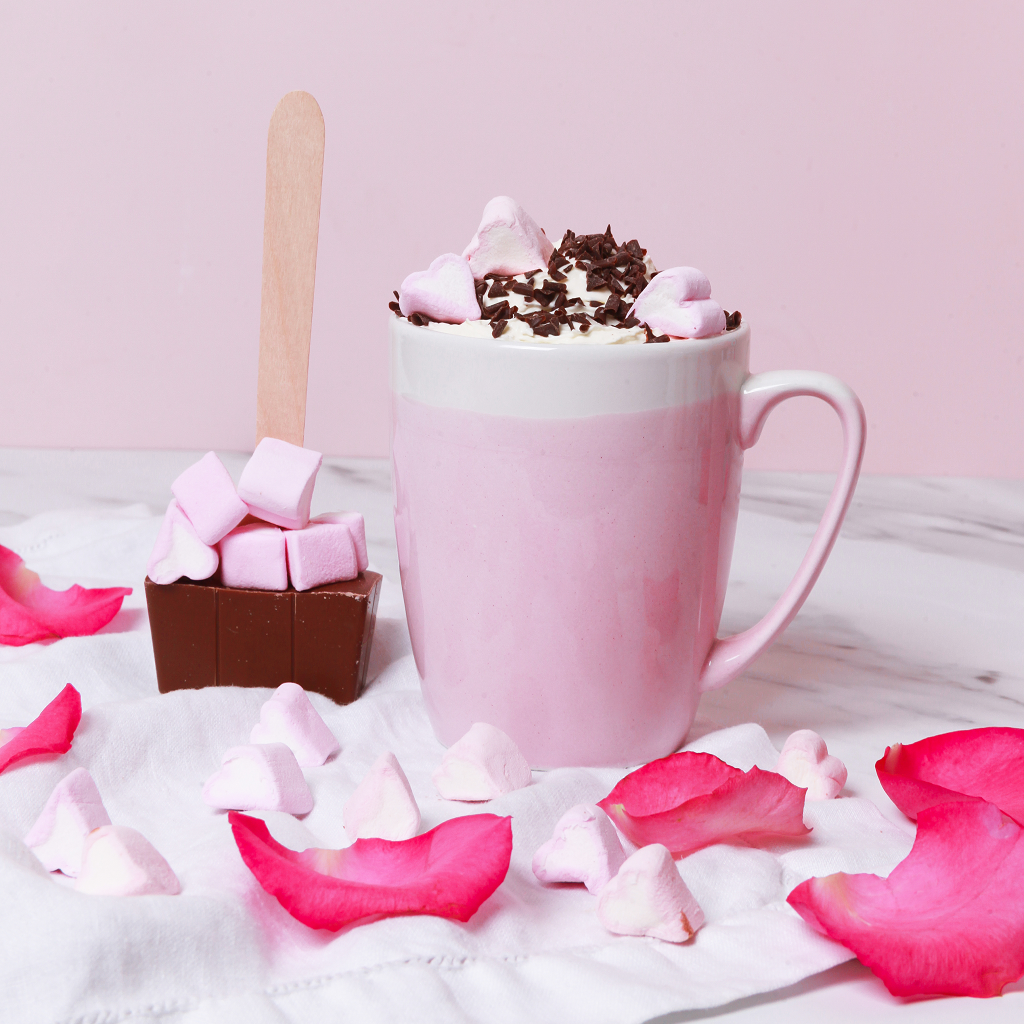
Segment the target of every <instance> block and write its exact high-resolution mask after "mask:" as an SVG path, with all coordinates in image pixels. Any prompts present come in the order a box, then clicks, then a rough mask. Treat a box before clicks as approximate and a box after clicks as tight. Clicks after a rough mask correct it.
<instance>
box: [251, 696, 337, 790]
mask: <svg viewBox="0 0 1024 1024" xmlns="http://www.w3.org/2000/svg"><path fill="white" fill-rule="evenodd" d="M249 742H250V743H256V744H260V743H264V744H266V743H284V744H285V745H286V746H287V747H288V748H289V749H290V750H291V752H292V753H293V754H294V755H295V760H296V761H297V762H298V763H299V764H300V765H302V766H303V767H304V768H311V767H313V766H315V765H320V764H323V763H324V762H325V761H326V760H327V758H329V757H330V756H331V754H333V753H334V752H335V751H336V750H340V749H341V744H340V743H338V741H337V739H335V736H334V733H333V732H331V730H330V729H329V728H328V727H327V723H326V722H325V721H324V720H323V719H322V718H321V717H320V715H319V714H318V713H317V710H316V708H315V707H313V704H312V702H311V701H310V699H309V697H308V696H307V695H306V691H305V690H304V689H303V688H302V687H301V686H299V684H298V683H282V684H281V685H280V686H279V687H278V688H277V689H276V690H275V691H274V695H273V696H272V697H271V698H270V700H268V701H267V702H266V704H264V705H263V707H262V708H260V720H259V721H258V722H257V723H256V725H254V726H253V727H252V733H251V734H250V736H249ZM232 809H234V808H232Z"/></svg>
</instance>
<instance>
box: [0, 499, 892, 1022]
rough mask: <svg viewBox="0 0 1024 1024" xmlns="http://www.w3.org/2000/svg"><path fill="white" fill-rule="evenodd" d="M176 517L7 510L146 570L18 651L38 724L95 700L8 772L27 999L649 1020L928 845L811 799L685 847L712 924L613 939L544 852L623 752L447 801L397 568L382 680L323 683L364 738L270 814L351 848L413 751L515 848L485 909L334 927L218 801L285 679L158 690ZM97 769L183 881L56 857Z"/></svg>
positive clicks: (723, 994)
mask: <svg viewBox="0 0 1024 1024" xmlns="http://www.w3.org/2000/svg"><path fill="white" fill-rule="evenodd" d="M158 526H159V519H158V518H156V517H153V516H151V515H150V514H149V513H148V511H147V510H146V509H145V508H144V507H141V506H136V507H133V508H129V509H124V510H120V511H109V512H108V511H105V512H102V513H98V512H68V513H47V514H45V515H41V516H36V517H34V518H32V519H29V520H27V521H25V522H23V523H20V524H18V525H17V526H14V527H9V528H6V529H0V544H4V545H6V546H8V547H10V548H13V549H14V550H16V551H17V552H18V553H19V554H21V555H22V557H24V558H25V559H26V561H27V562H28V563H29V565H30V567H32V568H34V569H36V570H37V571H38V572H40V573H41V574H42V576H43V580H44V582H46V583H48V584H50V585H52V586H58V587H63V586H67V585H69V584H70V583H72V582H79V583H82V584H83V585H110V584H115V583H116V584H122V585H131V586H133V587H135V588H136V591H135V593H134V594H133V595H132V597H130V598H129V599H128V600H127V601H126V602H125V608H124V610H122V612H121V613H120V614H119V615H118V616H117V617H116V618H115V619H114V621H113V622H112V623H110V625H109V626H107V627H106V628H105V629H103V630H102V631H101V632H100V633H99V634H98V635H96V636H93V637H82V638H72V639H67V640H61V641H57V642H50V643H40V644H33V645H30V646H28V647H25V648H2V647H0V727H2V726H10V725H25V724H27V723H28V722H29V721H30V720H31V719H32V718H33V717H35V715H36V714H38V712H39V711H40V710H41V708H42V707H43V706H44V705H45V704H46V703H47V702H48V701H50V700H51V699H52V698H53V697H54V696H55V695H56V694H57V693H58V691H59V690H60V689H61V688H62V687H63V686H64V684H65V683H69V682H70V683H73V684H74V685H75V686H76V687H77V689H78V690H79V691H80V692H81V694H82V700H83V706H84V708H85V713H84V715H83V718H82V723H81V725H80V727H79V729H78V732H77V734H76V736H75V740H74V746H73V747H72V749H71V751H70V752H69V753H68V754H65V755H64V756H62V757H59V758H55V759H54V758H51V759H46V760H38V761H36V762H35V763H26V764H23V765H16V766H15V767H13V768H10V769H8V771H7V772H5V773H4V774H3V775H0V908H2V909H0V1004H2V1006H3V1013H2V1016H3V1017H4V1018H5V1019H11V1020H39V1021H78V1022H82V1024H84V1022H86V1021H90V1022H91V1021H97V1022H98V1021H103V1022H109V1024H114V1022H118V1021H122V1020H134V1019H136V1018H137V1017H142V1018H146V1019H149V1018H150V1017H153V1018H159V1019H160V1020H161V1021H162V1022H174V1021H181V1022H182V1024H200V1022H207V1021H208V1022H211V1024H213V1022H216V1024H232V1022H235V1021H238V1022H240V1024H241V1022H245V1024H262V1022H268V1024H269V1022H275V1024H280V1022H286V1021H287V1022H292V1021H294V1022H296V1024H298V1022H303V1024H309V1022H317V1021H321V1020H323V1021H336V1020H352V1021H368V1022H376V1021H380V1022H382V1024H383V1022H388V1024H391V1022H394V1021H405V1020H415V1021H417V1022H418V1024H430V1022H434V1021H437V1022H439V1024H440V1022H444V1024H459V1022H477V1021H479V1022H486V1024H504V1022H506V1021H507V1022H521V1021H526V1020H529V1021H547V1020H558V1021H560V1022H565V1024H573V1022H577V1021H578V1022H580V1024H584V1022H585V1024H598V1022H602V1021H608V1022H615V1024H629V1022H641V1021H644V1020H647V1019H648V1018H650V1017H653V1016H655V1015H658V1014H663V1013H667V1012H671V1011H677V1010H686V1009H696V1008H702V1007H711V1006H716V1005H719V1004H723V1003H727V1002H730V1001H732V1000H735V999H739V998H742V997H745V996H751V995H755V994H757V993H760V992H765V991H768V990H771V989H775V988H780V987H783V986H786V985H790V984H793V983H795V982H797V981H799V980H800V979H802V978H804V977H807V976H808V975H811V974H814V973H817V972H818V971H822V970H825V969H827V968H829V967H832V966H834V965H835V964H838V963H841V962H842V961H844V960H847V959H849V958H850V956H851V954H850V953H849V952H848V951H847V950H845V949H844V948H842V947H841V946H839V945H837V944H835V943H833V942H831V941H829V940H827V939H825V938H822V937H821V936H819V935H817V934H815V933H814V932H813V931H812V930H811V929H810V928H808V927H807V926H805V925H804V923H803V922H802V921H801V920H800V918H799V917H798V916H797V915H796V914H795V913H794V912H793V911H792V910H791V909H790V908H789V907H788V906H787V904H786V903H785V897H786V894H787V893H788V892H789V891H790V890H791V889H792V888H793V886H795V885H796V884H797V883H798V882H800V881H802V880H803V879H805V878H808V877H810V876H811V875H822V874H829V873H832V872H834V871H841V870H842V871H874V872H878V873H882V874H885V873H887V872H888V871H890V870H891V869H892V868H893V867H894V866H895V865H896V864H897V863H898V862H899V861H900V860H901V859H902V858H903V857H904V856H906V854H907V853H908V852H909V849H910V846H911V843H912V831H911V830H910V829H909V828H908V829H901V828H900V827H899V826H897V825H894V824H893V823H891V822H889V821H888V820H886V819H885V818H884V817H883V816H882V814H881V813H880V812H879V811H878V810H877V808H876V807H875V806H874V805H873V804H872V803H870V802H869V801H866V800H862V799H839V800H835V801H831V802H827V803H819V804H808V805H807V808H806V812H805V819H806V822H807V824H808V825H809V826H811V827H812V828H813V831H812V833H811V834H810V836H808V837H807V838H806V839H804V840H800V841H789V842H780V843H775V844H764V845H760V846H758V847H748V846H742V845H737V846H727V845H719V846H713V847H709V848H707V849H704V850H701V851H699V852H698V853H695V854H693V855H691V856H689V857H686V858H685V859H683V860H681V861H680V862H679V870H680V872H681V873H682V875H683V878H684V879H685V881H686V883H687V885H688V886H689V887H690V889H691V890H692V891H693V893H694V895H695V896H696V898H697V900H698V901H699V902H700V904H701V906H702V907H703V908H704V911H705V914H706V916H707V924H706V926H705V927H704V929H703V930H702V931H701V932H700V933H699V934H698V935H697V937H696V939H695V940H694V941H693V942H692V943H689V944H687V945H684V946H675V945H671V944H669V943H663V942H659V941H657V940H654V939H641V938H624V937H617V936H613V935H610V934H609V933H608V932H606V931H605V930H604V928H603V927H602V925H601V924H600V922H599V921H598V919H597V915H596V899H595V897H593V896H591V895H590V894H589V893H588V892H587V891H586V890H585V889H584V888H583V887H582V886H544V885H542V884H541V883H540V882H538V881H537V879H536V878H535V877H534V875H533V873H532V871H531V868H530V864H531V860H532V857H533V854H534V851H535V850H536V849H537V847H539V846H540V845H541V844H542V843H543V842H544V841H546V840H547V839H548V838H550V835H551V831H552V828H553V826H554V824H555V822H556V821H557V820H558V818H559V817H561V815H562V814H563V813H564V812H565V811H566V810H567V809H568V808H569V807H571V806H572V805H574V804H577V803H581V802H594V801H596V800H599V799H601V798H602V797H603V796H605V795H606V794H607V792H608V791H609V790H610V789H611V787H612V786H613V785H614V784H615V782H616V781H617V780H618V779H619V778H620V777H621V776H622V775H623V774H624V772H623V771H620V770H595V769H571V768H566V769H559V770H556V771H548V772H534V781H533V784H532V785H531V786H530V787H529V788H527V789H524V790H520V791H518V792H515V793H512V794H509V795H507V796H504V797H501V798H500V799H497V800H494V801H492V802H491V803H489V804H487V805H483V806H481V805H461V804H452V803H448V802H445V801H443V800H441V799H440V798H439V797H438V796H437V793H436V792H435V790H434V787H433V784H432V782H431V777H430V776H431V772H432V771H433V770H434V768H435V767H436V766H437V764H438V763H439V761H440V759H441V755H442V753H443V748H442V747H441V745H440V744H439V743H438V742H437V740H436V739H435V738H434V736H433V733H432V732H431V729H430V726H429V724H428V722H427V719H426V715H425V713H424V709H423V702H422V699H421V697H420V693H419V685H418V679H417V675H416V669H415V666H414V664H413V661H412V656H411V654H410V653H409V639H408V631H407V629H406V626H405V618H404V611H403V608H402V600H401V592H400V590H399V588H398V587H397V585H395V584H391V583H388V582H385V585H384V591H383V594H382V599H381V605H380V610H379V614H378V621H377V631H376V637H375V641H374V650H373V657H372V659H371V679H372V684H371V686H370V687H369V689H368V691H367V692H366V693H365V695H364V696H363V697H361V698H360V699H359V700H358V701H356V702H355V703H354V704H352V705H349V706H348V707H338V706H336V705H334V704H333V703H331V702H330V701H328V700H327V699H325V698H322V697H320V696H318V695H316V694H313V695H311V696H312V700H313V701H314V704H315V706H316V707H317V709H318V710H319V711H320V713H321V714H322V715H323V717H324V719H325V720H326V722H327V724H328V725H329V726H330V727H331V729H332V730H333V731H334V733H335V735H336V736H337V737H338V739H339V740H340V742H341V747H342V749H341V752H340V754H339V755H337V756H336V758H334V759H333V760H331V761H330V762H329V763H328V764H326V765H324V766H323V767H320V768H313V769H307V770H306V777H307V779H308V781H309V783H310V786H311V788H312V791H313V795H314V800H315V806H314V809H313V811H312V812H311V813H310V814H309V815H307V816H306V817H305V818H304V819H303V820H301V821H300V820H299V819H297V818H294V817H291V816H290V815H286V814H281V813H270V814H266V815H264V817H265V819H266V821H267V823H268V825H269V827H270V830H271V832H272V833H273V835H274V836H275V837H276V838H277V839H278V840H279V841H280V842H282V843H284V844H286V845H288V846H291V847H293V848H295V849H301V848H304V847H307V846H325V847H331V846H343V845H347V843H348V842H349V840H348V839H347V838H346V836H345V832H344V829H343V827H342V813H341V812H342V807H343V805H344V802H345V800H346V799H347V797H348V795H349V794H350V793H351V792H352V791H353V789H354V788H355V786H356V785H357V784H358V782H359V781H360V780H361V779H362V777H363V775H364V774H365V772H366V771H367V769H368V768H369V767H370V765H371V764H372V763H373V761H374V760H375V759H376V758H377V756H378V755H379V754H380V753H381V752H382V751H384V750H391V751H393V752H394V753H395V754H396V755H397V756H398V759H399V760H400V762H401V764H402V766H403V768H404V769H405V772H406V774H407V775H408V777H409V781H410V783H411V785H412V789H413V792H414V793H415V795H416V799H417V801H418V802H419V805H420V808H421V810H422V812H423V828H424V829H427V828H432V827H433V826H434V825H436V824H437V823H438V822H440V821H442V820H443V819H445V818H448V817H452V816H454V815H459V814H467V813H476V812H477V811H479V810H487V811H490V812H494V813H497V814H511V815H512V820H513V834H514V849H513V854H512V865H511V868H510V870H509V873H508V876H507V878H506V879H505V881H504V883H503V884H502V885H501V887H500V888H499V889H498V890H497V892H496V893H495V894H494V895H493V896H492V897H491V898H490V899H489V900H487V902H485V903H484V905H483V907H482V908H481V909H480V911H479V912H478V913H477V914H476V916H475V917H473V919H472V920H471V921H470V922H469V923H468V924H458V923H455V922H451V921H445V920H441V919H439V918H432V917H401V918H393V919H390V920H383V921H377V922H375V923H372V924H367V925H361V926H355V927H350V928H348V929H345V930H343V931H341V932H338V933H336V934H334V933H329V932H326V931H313V930H311V929H309V928H307V927H306V926H305V925H302V924H300V923H299V922H297V921H295V920H293V919H292V918H291V917H290V916H289V915H288V914H287V913H286V912H285V911H284V910H283V909H282V908H281V907H280V905H279V904H278V903H277V901H276V900H275V899H273V897H271V896H269V895H268V894H267V893H265V892H264V891H263V890H262V889H261V888H260V886H259V885H258V884H257V882H256V881H255V879H254V878H253V876H252V875H251V874H250V872H249V871H248V869H247V868H246V867H245V865H244V864H243V863H242V860H241V858H240V857H239V855H238V852H237V849H236V847H235V844H234V841H233V840H232V836H231V831H230V829H229V827H228V824H227V820H226V815H224V814H223V813H219V812H214V811H212V810H210V809H209V808H208V807H206V806H205V805H204V804H203V803H202V801H201V799H200V790H201V788H202V785H203V782H204V781H205V780H206V778H207V777H208V776H209V775H210V774H211V773H212V772H213V771H214V770H215V769H216V768H217V767H218V766H219V764H220V759H221V755H222V753H223V752H224V750H225V749H226V748H228V747H230V746H234V745H236V744H239V743H246V742H248V739H249V731H250V729H251V728H252V726H253V724H254V723H255V722H256V721H257V719H258V717H259V710H260V706H261V704H262V703H263V702H264V701H265V700H266V699H267V698H268V696H269V694H270V691H269V690H246V689H235V688H212V689H206V690H191V691H179V692H176V693H172V694H165V695H161V694H159V693H158V692H157V686H156V675H155V672H154V667H153V657H152V651H151V647H150V641H149V627H148V620H147V618H146V614H145V599H144V594H143V591H142V580H143V578H144V575H145V569H144V567H145V561H146V557H147V555H148V553H149V549H150V547H151V545H152V543H153V540H154V538H155V536H156V532H157V528H158ZM687 749H695V750H704V751H709V752H710V753H713V754H716V755H717V756H719V757H721V758H723V759H724V760H725V761H727V762H728V763H729V764H732V765H735V766H737V767H739V768H743V769H747V768H749V767H751V766H752V765H754V764H756V765H758V766H759V767H761V768H764V769H772V768H774V766H775V764H776V760H777V758H778V753H777V751H776V750H775V749H774V748H773V747H772V745H771V743H770V741H769V739H768V737H767V735H766V734H765V732H764V731H763V730H762V729H761V728H760V727H759V726H757V725H743V726H739V727H736V728H732V729H725V730H722V731H720V732H716V733H712V734H710V735H707V736H704V737H703V738H702V739H701V740H700V741H699V742H697V743H694V744H692V745H690V747H688V748H687ZM80 766H82V767H85V768H88V770H89V771H90V772H91V773H92V776H93V778H94V779H95V780H96V783H97V785H98V787H99V790H100V792H101V794H102V795H103V799H104V802H105V804H106V807H107V810H108V811H109V813H110V815H111V818H112V819H113V821H114V822H115V823H117V824H122V825H128V826H131V827H132V828H136V829H138V830H139V831H141V832H142V833H143V834H144V835H145V836H146V837H147V838H148V839H149V840H150V841H151V842H152V843H153V844H154V845H155V846H156V847H157V849H158V850H160V852H161V853H162V854H163V855H164V856H165V857H166V858H167V860H168V861H169V862H170V864H171V866H172V867H173V868H174V870H175V872H176V873H177V875H178V877H179V878H180V879H181V882H182V886H183V891H182V893H181V895H180V896H173V897H167V896H140V897H121V898H118V897H98V896H88V895H82V894H79V893H77V892H75V891H74V890H73V889H72V888H71V886H70V882H69V880H67V879H63V878H61V876H59V875H49V874H47V872H46V871H45V870H44V869H43V868H42V866H41V865H40V864H39V862H38V861H37V859H36V857H35V855H34V854H33V853H32V851H31V850H29V849H28V848H27V847H26V846H25V845H24V843H23V842H22V839H23V837H24V836H25V834H26V833H27V832H28V830H29V828H30V827H31V825H32V824H33V822H34V821H35V819H36V817H37V816H38V814H39V812H40V811H41V810H42V807H43V805H44V803H45V802H46V799H47V797H48V796H49V794H50V792H51V791H52V789H53V787H54V786H55V785H56V784H57V783H58V782H59V781H60V780H61V779H62V778H64V776H66V775H67V774H68V773H69V772H70V771H72V770H73V769H74V768H77V767H80Z"/></svg>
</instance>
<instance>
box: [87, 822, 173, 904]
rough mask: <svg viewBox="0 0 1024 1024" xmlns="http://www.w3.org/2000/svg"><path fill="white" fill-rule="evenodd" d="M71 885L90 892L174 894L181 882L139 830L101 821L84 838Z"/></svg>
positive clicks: (109, 894) (103, 893)
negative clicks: (79, 863) (78, 870)
mask: <svg viewBox="0 0 1024 1024" xmlns="http://www.w3.org/2000/svg"><path fill="white" fill-rule="evenodd" d="M75 888H76V889H77V890H78V891H79V892H86V893H90V894H91V895H93V896H150V895H159V896H176V895H177V894H178V893H179V892H181V883H180V882H179V881H178V876H177V875H176V874H175V873H174V872H173V871H172V870H171V866H170V864H168V863H167V861H166V860H164V858H163V857H161V856H160V853H159V851H158V850H157V849H156V848H155V847H154V846H153V845H152V843H150V841H149V840H148V839H147V838H146V837H145V836H144V835H142V833H140V832H136V831H135V829H133V828H126V827H125V826H124V825H102V826H101V827H100V828H97V829H94V830H93V831H92V832H90V833H89V835H88V837H87V838H86V840H85V849H84V851H83V853H82V870H81V871H80V872H79V875H78V880H77V881H76V882H75Z"/></svg>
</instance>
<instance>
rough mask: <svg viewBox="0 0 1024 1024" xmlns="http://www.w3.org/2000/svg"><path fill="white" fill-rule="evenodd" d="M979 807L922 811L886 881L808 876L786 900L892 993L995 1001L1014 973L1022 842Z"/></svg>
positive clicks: (1018, 958)
mask: <svg viewBox="0 0 1024 1024" xmlns="http://www.w3.org/2000/svg"><path fill="white" fill-rule="evenodd" d="M1022 834H1024V833H1022V830H1021V828H1020V826H1018V825H1016V824H1015V823H1014V822H1012V821H1010V820H1009V819H1008V818H1007V817H1006V816H1005V815H1003V814H1002V813H1001V812H1000V810H999V808H997V807H995V806H994V805H993V804H990V803H984V802H975V803H962V802H958V803H946V804H941V805H939V806H935V807H929V808H925V809H924V810H922V811H921V814H920V817H919V819H918V826H917V838H916V839H915V840H914V846H913V849H912V850H911V851H910V853H909V854H908V856H907V857H906V859H905V860H903V861H902V862H901V863H900V864H898V865H897V866H896V867H895V868H894V869H893V870H892V872H891V873H890V875H889V877H888V878H879V877H878V875H847V874H844V873H842V872H840V873H839V874H835V875H829V876H828V877H826V878H811V879H809V880H808V881H806V882H803V883H801V884H800V885H798V886H797V887H796V888H795V889H794V890H793V891H792V892H791V893H790V894H789V897H788V900H789V903H790V905H791V906H792V907H793V908H794V909H795V910H796V911H797V913H799V914H800V916H801V917H802V918H803V919H804V920H805V921H807V922H808V923H809V924H810V925H811V926H812V927H814V928H816V929H817V930H818V931H819V932H821V933H822V934H824V935H827V936H829V938H832V939H835V941H837V942H841V943H842V944H843V945H844V946H846V947H847V948H848V949H850V950H851V951H852V952H854V953H856V954H857V957H858V958H859V959H860V960H861V962H862V963H864V964H866V965H867V966H868V967H869V968H870V969H871V970H872V971H874V973H875V974H877V975H878V977H879V978H881V979H882V981H883V982H885V986H886V988H888V989H889V991H890V992H891V993H892V994H893V995H895V996H912V995H940V994H944V995H963V996H996V995H999V993H1000V991H1001V990H1002V988H1003V986H1004V985H1006V984H1009V983H1010V982H1012V981H1016V980H1017V979H1018V978H1020V977H1021V976H1022V975H1024V842H1022V839H1021V837H1022Z"/></svg>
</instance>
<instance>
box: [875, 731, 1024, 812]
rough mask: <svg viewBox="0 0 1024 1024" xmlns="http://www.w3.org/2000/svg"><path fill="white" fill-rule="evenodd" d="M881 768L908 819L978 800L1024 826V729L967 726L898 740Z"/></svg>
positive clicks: (883, 781) (883, 779) (877, 766)
mask: <svg viewBox="0 0 1024 1024" xmlns="http://www.w3.org/2000/svg"><path fill="white" fill-rule="evenodd" d="M875 771H876V772H877V773H878V781H879V782H881V784H882V788H883V789H884V790H885V791H886V793H887V794H888V795H889V799H890V800H892V802H893V803H894V804H895V805H896V806H897V807H898V808H899V809H900V810H901V811H902V812H903V813H904V814H905V815H906V816H907V817H908V818H916V817H917V816H918V814H919V813H920V812H921V811H923V810H924V809H925V808H926V807H933V806H935V805H936V804H942V803H948V802H949V801H953V800H961V801H962V800H972V799H975V800H988V801H989V802H990V803H993V804H995V805H996V807H998V808H999V809H1000V810H1001V811H1002V812H1003V813H1004V814H1006V815H1008V816H1009V817H1011V818H1013V820H1014V821H1015V822H1017V824H1018V825H1024V729H1006V728H991V729H964V730H962V731H960V732H947V733H943V734H942V735H941V736H930V737H929V738H928V739H924V740H921V741H920V742H918V743H907V744H901V743H896V744H893V746H891V747H886V749H885V755H884V756H883V757H881V758H880V759H879V760H878V761H877V762H876V763H875Z"/></svg>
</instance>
